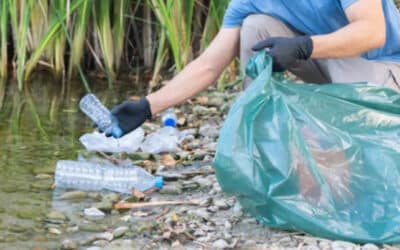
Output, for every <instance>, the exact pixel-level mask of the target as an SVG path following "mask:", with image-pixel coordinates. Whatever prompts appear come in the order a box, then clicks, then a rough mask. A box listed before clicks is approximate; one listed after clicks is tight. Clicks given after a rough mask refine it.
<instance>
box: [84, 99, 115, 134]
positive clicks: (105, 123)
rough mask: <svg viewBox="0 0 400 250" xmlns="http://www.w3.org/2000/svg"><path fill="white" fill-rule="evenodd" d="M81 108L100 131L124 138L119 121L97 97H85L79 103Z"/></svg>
mask: <svg viewBox="0 0 400 250" xmlns="http://www.w3.org/2000/svg"><path fill="white" fill-rule="evenodd" d="M79 107H80V109H81V110H82V112H83V113H85V114H86V115H87V116H88V117H89V118H90V119H91V120H92V121H93V122H94V123H95V124H96V125H97V127H98V128H99V130H101V131H103V132H104V133H106V134H111V135H112V136H113V137H115V138H119V137H121V136H122V130H121V128H120V127H119V125H118V121H117V119H116V118H115V117H114V116H113V115H112V114H111V112H110V111H109V110H108V109H107V108H106V107H105V106H104V105H103V104H102V103H101V102H100V100H99V99H98V98H97V97H96V96H95V95H93V94H87V95H85V96H84V97H83V98H82V99H81V101H80V102H79Z"/></svg>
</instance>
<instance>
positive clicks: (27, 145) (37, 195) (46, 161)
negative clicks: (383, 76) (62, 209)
mask: <svg viewBox="0 0 400 250" xmlns="http://www.w3.org/2000/svg"><path fill="white" fill-rule="evenodd" d="M115 86H116V87H115V88H113V89H110V88H108V87H107V84H106V83H105V82H102V81H93V82H92V84H91V88H92V91H93V92H94V93H95V94H96V95H97V96H98V97H99V98H100V99H101V100H102V101H103V102H104V103H105V104H106V106H108V107H112V106H113V105H114V104H117V103H119V102H120V101H122V100H124V99H125V98H127V97H128V96H131V95H134V94H140V93H143V90H139V89H138V88H137V87H135V86H134V85H133V84H126V83H125V84H120V83H119V84H116V85H115ZM84 94H85V89H84V88H83V85H82V84H81V83H80V82H69V83H66V84H64V85H63V84H61V83H59V82H54V81H52V80H51V79H49V78H47V77H39V78H37V79H36V80H34V81H32V82H30V83H29V84H27V85H26V86H25V88H24V91H22V92H19V91H17V86H16V83H13V82H8V83H6V82H0V249H26V248H27V249H30V248H32V247H34V246H40V245H41V244H44V243H45V245H46V246H48V247H50V248H52V246H59V241H60V238H59V237H60V236H57V235H56V234H54V235H52V234H49V233H48V230H47V229H46V224H45V222H44V219H45V218H46V214H47V213H49V212H50V211H51V210H53V209H54V208H53V201H52V199H53V190H52V189H51V186H52V182H53V180H52V178H50V176H46V175H45V173H49V174H51V173H52V172H54V168H55V164H56V162H57V160H59V159H76V156H77V151H78V150H79V149H82V146H81V145H80V143H79V140H78V139H79V137H80V136H81V135H82V134H83V133H85V132H88V131H91V130H92V128H91V126H92V124H91V122H90V121H89V120H88V119H87V118H86V117H85V116H84V115H83V114H82V113H81V112H80V111H79V109H78V102H79V100H80V98H81V97H82V96H83V95H84ZM39 173H40V175H38V174H39ZM52 242H53V243H54V244H52Z"/></svg>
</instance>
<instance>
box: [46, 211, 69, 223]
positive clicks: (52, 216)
mask: <svg viewBox="0 0 400 250" xmlns="http://www.w3.org/2000/svg"><path fill="white" fill-rule="evenodd" d="M46 219H47V220H46V221H56V222H57V221H61V222H64V221H66V220H67V217H66V216H65V215H64V214H63V213H62V212H60V211H57V210H53V211H51V212H50V213H48V214H47V215H46Z"/></svg>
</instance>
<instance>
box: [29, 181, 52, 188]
mask: <svg viewBox="0 0 400 250" xmlns="http://www.w3.org/2000/svg"><path fill="white" fill-rule="evenodd" d="M52 187H53V180H48V179H45V180H37V181H35V182H34V183H32V184H31V188H32V189H38V190H50V189H51V188H52Z"/></svg>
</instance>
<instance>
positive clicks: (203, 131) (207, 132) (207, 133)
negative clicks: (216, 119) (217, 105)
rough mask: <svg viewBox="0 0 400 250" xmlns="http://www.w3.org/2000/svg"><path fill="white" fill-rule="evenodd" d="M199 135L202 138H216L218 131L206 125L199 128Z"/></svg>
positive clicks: (214, 127)
mask: <svg viewBox="0 0 400 250" xmlns="http://www.w3.org/2000/svg"><path fill="white" fill-rule="evenodd" d="M199 134H200V135H201V136H203V137H210V138H216V137H218V135H219V129H218V127H216V126H212V125H210V124H208V123H206V124H204V125H202V126H201V127H200V128H199Z"/></svg>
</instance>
